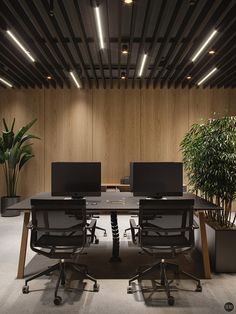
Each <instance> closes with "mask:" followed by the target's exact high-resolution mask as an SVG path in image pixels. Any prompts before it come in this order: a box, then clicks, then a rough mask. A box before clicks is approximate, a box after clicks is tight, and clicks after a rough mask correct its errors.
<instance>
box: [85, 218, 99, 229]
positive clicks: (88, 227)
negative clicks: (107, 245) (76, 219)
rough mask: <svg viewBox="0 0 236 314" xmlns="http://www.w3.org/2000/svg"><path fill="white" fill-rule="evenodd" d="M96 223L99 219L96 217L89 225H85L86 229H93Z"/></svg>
mask: <svg viewBox="0 0 236 314" xmlns="http://www.w3.org/2000/svg"><path fill="white" fill-rule="evenodd" d="M96 223H97V220H96V219H91V221H90V223H89V225H88V226H85V228H86V229H92V228H94V227H96Z"/></svg>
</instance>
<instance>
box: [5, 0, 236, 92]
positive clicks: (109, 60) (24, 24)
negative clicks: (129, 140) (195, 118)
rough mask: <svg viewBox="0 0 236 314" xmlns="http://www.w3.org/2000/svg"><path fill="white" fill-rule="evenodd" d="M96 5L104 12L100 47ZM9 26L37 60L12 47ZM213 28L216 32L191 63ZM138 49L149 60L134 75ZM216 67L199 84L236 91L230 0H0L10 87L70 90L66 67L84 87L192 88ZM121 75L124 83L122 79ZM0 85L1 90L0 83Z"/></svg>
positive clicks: (235, 19) (234, 12)
mask: <svg viewBox="0 0 236 314" xmlns="http://www.w3.org/2000/svg"><path fill="white" fill-rule="evenodd" d="M95 4H96V5H99V8H100V12H101V17H102V26H103V32H104V41H105V49H103V50H101V49H99V38H98V33H97V30H96V23H95V14H94V5H95ZM8 29H9V30H11V32H12V33H13V34H15V36H16V37H17V38H18V39H20V40H21V42H22V43H23V44H24V46H25V47H26V48H27V50H28V51H30V53H31V55H32V56H33V57H34V58H35V60H36V62H34V63H33V62H30V61H29V60H28V59H27V57H25V55H24V54H22V52H20V51H19V50H18V48H17V47H16V45H15V44H14V43H13V42H12V41H11V40H10V38H9V36H8V35H7V33H6V30H8ZM214 29H216V30H217V35H216V36H215V37H214V39H213V40H212V41H211V43H210V44H209V45H208V46H207V47H206V49H205V50H204V51H203V53H202V54H201V55H200V57H199V58H198V59H197V60H196V62H192V61H191V57H192V56H193V55H194V53H195V52H196V51H197V50H198V49H199V47H200V46H201V44H202V43H203V42H204V40H205V39H206V38H207V36H208V35H209V34H210V33H211V32H212V31H213V30H214ZM123 44H126V45H128V49H129V53H128V54H127V55H122V54H121V47H122V45H123ZM209 49H214V50H215V54H213V55H210V54H209V53H208V51H209ZM144 53H147V62H146V64H145V67H144V72H143V75H142V77H141V78H140V77H138V72H139V68H140V64H141V61H142V56H143V54H144ZM215 67H217V71H216V72H215V73H214V75H212V77H210V78H209V79H208V80H207V81H206V82H205V83H204V84H203V87H210V88H221V87H223V88H235V86H236V0H135V1H134V3H133V4H132V5H125V4H124V1H123V0H100V1H98V0H97V1H96V0H93V1H90V0H54V1H53V0H1V2H0V77H1V78H4V79H5V80H7V81H9V82H11V83H12V84H13V87H14V88H50V87H53V88H64V87H66V88H70V87H72V86H74V83H73V81H72V80H71V76H70V74H69V72H70V71H74V74H75V76H77V77H78V78H79V80H80V83H81V85H82V87H84V88H94V87H95V88H100V87H101V88H112V87H114V86H118V88H120V87H125V88H130V87H133V88H134V87H135V88H137V87H142V88H153V87H154V88H157V87H161V88H163V87H168V88H192V87H194V86H196V85H197V83H198V82H199V80H200V79H201V78H202V77H204V75H205V74H207V73H208V72H209V71H210V70H211V69H213V68H215ZM122 72H125V74H126V79H125V80H121V79H120V77H121V73H122ZM47 76H51V77H52V79H51V80H48V79H47ZM187 76H191V79H189V80H188V79H187ZM0 88H6V87H5V85H4V84H2V83H1V81H0Z"/></svg>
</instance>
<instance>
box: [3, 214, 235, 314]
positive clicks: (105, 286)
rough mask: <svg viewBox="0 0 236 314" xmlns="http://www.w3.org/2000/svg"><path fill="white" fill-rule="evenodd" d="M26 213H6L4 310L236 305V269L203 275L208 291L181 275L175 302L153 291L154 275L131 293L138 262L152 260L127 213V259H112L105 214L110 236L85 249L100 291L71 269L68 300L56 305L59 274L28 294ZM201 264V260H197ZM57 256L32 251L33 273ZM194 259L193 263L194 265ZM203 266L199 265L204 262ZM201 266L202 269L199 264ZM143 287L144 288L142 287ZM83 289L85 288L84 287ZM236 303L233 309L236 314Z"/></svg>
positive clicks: (185, 309) (111, 313)
mask: <svg viewBox="0 0 236 314" xmlns="http://www.w3.org/2000/svg"><path fill="white" fill-rule="evenodd" d="M22 220H23V216H22V215H21V216H19V217H11V218H6V217H5V218H3V217H0V283H1V284H0V314H13V313H14V314H15V313H20V314H21V313H22V314H27V313H37V314H42V313H68V314H69V313H79V314H85V313H86V314H93V313H94V314H95V313H96V314H120V313H129V314H132V313H134V314H139V313H140V314H141V313H142V314H143V313H145V314H152V313H153V314H154V313H155V314H156V313H160V314H169V313H176V314H177V313H178V314H185V313H186V314H189V313H201V314H204V313H207V314H211V313H217V314H218V313H227V311H226V310H225V309H224V305H225V303H227V302H231V303H233V304H234V306H235V308H236V274H212V277H213V279H212V280H202V287H203V291H202V292H201V293H199V292H195V291H194V289H195V284H194V282H193V281H191V280H182V279H181V280H178V281H177V282H176V286H177V287H178V288H179V289H178V291H173V293H172V295H173V296H174V297H175V305H174V306H172V307H171V306H169V305H168V304H167V302H166V300H165V295H164V294H163V292H159V291H158V292H152V291H151V290H150V287H152V284H153V282H154V281H153V279H152V278H147V279H145V280H142V281H141V282H140V283H137V282H136V283H135V284H134V285H133V290H134V293H133V294H127V285H128V278H130V277H132V276H133V275H134V273H135V269H136V267H137V266H138V265H142V264H145V263H146V264H147V263H150V262H152V258H151V257H149V256H146V254H140V252H139V249H138V248H136V247H135V246H134V245H133V244H132V243H131V241H130V238H129V237H127V238H125V237H123V230H124V228H125V227H127V225H128V219H127V216H119V225H120V238H121V245H120V256H121V258H122V262H121V263H110V262H109V258H110V254H111V231H110V220H109V216H101V217H100V219H99V221H98V223H99V225H100V226H103V227H105V228H107V230H108V236H107V237H103V233H102V232H101V231H99V232H98V236H99V240H100V243H99V244H98V245H95V244H93V245H92V246H90V247H89V248H86V249H85V252H86V253H87V254H86V255H81V256H79V257H78V261H80V262H81V263H86V264H88V267H89V272H90V274H91V275H93V276H94V277H96V278H97V279H98V283H99V285H100V290H99V292H93V291H92V287H93V285H92V283H91V282H89V281H87V280H83V281H82V280H81V279H80V278H76V277H75V275H74V274H70V273H69V280H68V282H67V284H66V286H65V289H60V295H61V296H62V298H63V302H62V304H61V305H60V306H55V305H54V303H53V299H54V290H53V288H54V285H55V281H56V274H55V275H52V276H51V277H43V278H40V279H37V280H34V281H32V282H31V283H30V293H29V294H26V295H23V294H22V292H21V290H22V286H23V285H24V280H19V279H16V271H17V263H18V254H19V244H20V237H21V227H22ZM194 262H195V261H193V259H192V258H191V256H190V257H188V258H187V259H185V261H184V263H185V265H186V267H187V268H189V270H191V269H192V267H195V266H192V264H193V263H194ZM197 263H199V261H198V262H197ZM51 264H53V261H51V260H48V259H47V258H45V257H42V256H37V255H35V253H34V252H31V251H30V248H29V249H28V252H27V266H26V274H27V275H30V274H33V273H35V272H36V271H39V270H41V269H44V267H47V266H48V265H51ZM188 264H189V265H188ZM198 266H199V265H198ZM196 271H199V272H201V269H200V270H199V267H196ZM77 279H78V280H77ZM141 288H142V289H141ZM82 289H83V290H82ZM235 308H234V310H233V311H231V313H236V309H235Z"/></svg>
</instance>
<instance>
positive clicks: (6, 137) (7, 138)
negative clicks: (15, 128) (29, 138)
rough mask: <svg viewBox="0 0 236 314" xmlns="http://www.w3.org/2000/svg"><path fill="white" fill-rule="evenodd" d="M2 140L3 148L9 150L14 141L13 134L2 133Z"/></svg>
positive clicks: (9, 132)
mask: <svg viewBox="0 0 236 314" xmlns="http://www.w3.org/2000/svg"><path fill="white" fill-rule="evenodd" d="M2 138H3V143H4V146H5V148H6V149H7V148H11V147H12V144H13V141H14V133H13V132H12V131H8V132H2Z"/></svg>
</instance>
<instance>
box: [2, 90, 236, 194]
mask: <svg viewBox="0 0 236 314" xmlns="http://www.w3.org/2000/svg"><path fill="white" fill-rule="evenodd" d="M214 112H216V113H217V114H219V115H225V114H227V112H228V114H230V115H235V114H236V90H235V89H219V90H217V89H201V88H197V89H191V90H188V89H176V90H175V89H173V90H172V89H155V90H153V89H149V90H145V89H141V90H140V89H136V90H132V89H124V88H121V89H116V88H114V89H105V90H103V89H100V90H97V89H93V90H78V89H72V90H67V89H63V90H60V89H57V90H9V89H6V90H1V91H0V125H1V129H2V127H3V125H2V118H3V117H5V118H6V120H7V121H8V123H9V122H11V121H12V119H13V118H14V117H16V129H17V128H19V127H21V126H22V125H24V124H26V123H27V122H29V121H30V120H32V119H33V118H35V117H36V118H38V121H37V122H36V124H35V126H34V127H33V128H32V130H30V131H31V132H32V133H33V134H36V135H38V136H39V137H41V140H39V141H37V140H35V141H33V142H34V145H33V149H34V153H35V157H34V158H33V159H32V160H30V161H29V163H28V164H27V165H26V166H25V168H23V169H22V173H21V177H20V182H19V191H18V192H19V194H20V195H22V196H28V195H32V194H35V193H37V192H40V191H50V182H51V178H50V173H51V171H50V167H51V162H52V161H77V160H80V161H86V160H87V161H91V160H94V161H101V162H102V180H103V182H105V181H106V182H113V183H114V182H119V180H120V178H121V177H123V176H124V175H128V174H129V162H130V161H134V160H136V161H138V160H147V161H152V160H153V161H155V160H156V161H179V160H181V154H180V152H179V143H180V141H181V139H182V138H183V136H184V134H185V132H186V131H187V130H188V128H189V127H190V126H191V125H192V124H193V123H194V122H200V120H201V118H203V119H206V118H208V117H211V116H212V115H213V113H214ZM44 132H45V134H44ZM44 148H45V149H44ZM44 162H45V164H44ZM3 194H5V184H4V180H3V172H2V170H1V172H0V195H3Z"/></svg>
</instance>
